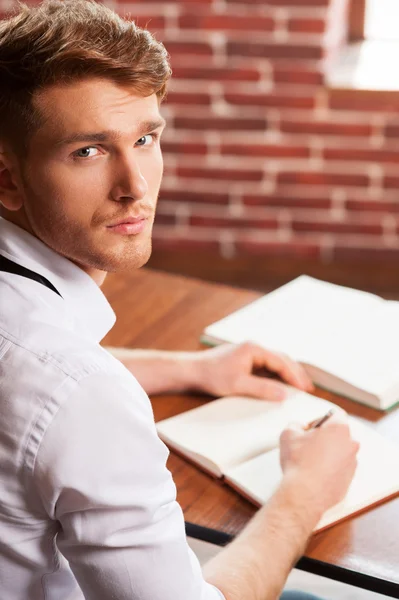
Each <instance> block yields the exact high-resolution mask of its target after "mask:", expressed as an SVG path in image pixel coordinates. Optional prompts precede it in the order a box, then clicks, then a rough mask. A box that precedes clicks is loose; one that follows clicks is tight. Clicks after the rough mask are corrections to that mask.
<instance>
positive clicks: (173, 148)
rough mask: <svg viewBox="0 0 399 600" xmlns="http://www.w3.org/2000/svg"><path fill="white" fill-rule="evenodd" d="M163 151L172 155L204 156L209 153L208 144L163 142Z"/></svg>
mask: <svg viewBox="0 0 399 600" xmlns="http://www.w3.org/2000/svg"><path fill="white" fill-rule="evenodd" d="M162 150H163V151H164V152H170V153H172V154H200V155H204V154H206V153H207V152H208V146H207V145H206V144H200V143H197V142H166V141H163V142H162Z"/></svg>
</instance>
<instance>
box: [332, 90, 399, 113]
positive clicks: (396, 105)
mask: <svg viewBox="0 0 399 600" xmlns="http://www.w3.org/2000/svg"><path fill="white" fill-rule="evenodd" d="M329 105H330V108H332V109H338V110H351V111H356V112H357V111H362V112H363V111H367V112H387V113H389V112H393V113H398V112H399V94H397V92H395V93H387V94H384V93H383V92H368V91H363V90H350V91H348V92H345V91H342V90H340V91H339V92H338V91H337V92H335V93H334V92H330V99H329Z"/></svg>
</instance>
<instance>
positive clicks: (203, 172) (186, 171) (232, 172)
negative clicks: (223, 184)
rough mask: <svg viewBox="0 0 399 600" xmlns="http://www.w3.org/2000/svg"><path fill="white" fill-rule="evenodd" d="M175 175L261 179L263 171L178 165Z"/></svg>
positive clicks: (223, 178) (219, 178) (245, 179)
mask: <svg viewBox="0 0 399 600" xmlns="http://www.w3.org/2000/svg"><path fill="white" fill-rule="evenodd" d="M177 175H179V176H180V177H195V178H199V179H218V180H226V181H261V180H262V179H263V172H262V171H260V170H253V171H244V170H242V169H218V168H215V167H214V168H212V167H208V168H201V167H178V168H177Z"/></svg>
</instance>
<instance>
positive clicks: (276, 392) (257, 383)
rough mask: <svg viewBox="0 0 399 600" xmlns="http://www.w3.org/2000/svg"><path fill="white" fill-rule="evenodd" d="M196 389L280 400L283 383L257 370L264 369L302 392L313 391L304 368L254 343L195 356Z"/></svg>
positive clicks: (218, 393)
mask: <svg viewBox="0 0 399 600" xmlns="http://www.w3.org/2000/svg"><path fill="white" fill-rule="evenodd" d="M195 361H196V372H197V375H196V379H197V381H196V388H197V389H198V390H200V391H203V392H206V393H208V394H211V395H212V396H232V395H235V396H238V395H239V396H252V397H256V398H264V399H267V400H283V399H284V397H285V395H286V388H285V386H284V384H283V383H281V382H279V381H276V380H274V379H270V378H268V377H265V376H260V375H257V374H256V372H257V371H261V370H262V369H267V371H272V372H273V373H276V374H277V375H279V377H280V378H281V379H282V380H283V381H285V382H286V383H289V384H290V385H293V386H295V387H297V388H299V389H301V390H304V391H307V392H311V391H313V389H314V388H313V384H312V381H311V380H310V378H309V376H308V375H307V374H306V372H305V370H304V368H303V367H302V366H301V365H300V364H298V363H297V362H295V361H293V360H292V359H290V358H289V357H288V356H286V355H285V354H280V353H277V352H271V351H270V350H265V349H264V348H262V347H261V346H258V345H257V344H253V343H251V342H245V343H243V344H239V345H235V344H223V345H221V346H217V347H216V348H211V349H210V350H204V351H202V352H198V353H195Z"/></svg>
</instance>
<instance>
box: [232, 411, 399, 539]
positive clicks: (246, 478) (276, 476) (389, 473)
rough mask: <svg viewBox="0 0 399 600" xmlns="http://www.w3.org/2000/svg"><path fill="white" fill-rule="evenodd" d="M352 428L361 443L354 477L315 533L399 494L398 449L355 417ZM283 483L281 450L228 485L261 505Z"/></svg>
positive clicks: (243, 469) (238, 471) (237, 471)
mask: <svg viewBox="0 0 399 600" xmlns="http://www.w3.org/2000/svg"><path fill="white" fill-rule="evenodd" d="M350 427H351V433H352V436H353V437H354V438H355V439H357V440H358V441H359V442H360V449H359V452H358V466H357V469H356V473H355V476H354V478H353V480H352V483H351V484H350V486H349V489H348V492H347V494H346V496H345V498H344V499H343V500H342V502H340V503H338V504H336V505H335V506H333V507H332V508H330V509H329V510H328V511H327V512H326V513H325V514H324V515H323V517H322V518H321V520H320V521H319V523H318V524H317V526H316V528H315V531H318V530H320V529H323V528H325V527H327V526H328V525H331V524H332V523H335V522H337V521H340V520H341V519H343V518H345V517H347V516H348V515H350V514H352V513H354V512H357V511H359V510H362V509H364V508H365V507H366V506H369V505H371V504H374V503H376V502H378V501H381V500H382V499H383V498H385V497H387V496H390V495H392V494H395V493H398V492H399V446H397V445H396V444H394V443H393V442H390V441H389V440H386V439H385V438H383V437H382V436H381V435H380V434H379V433H377V432H376V431H374V430H373V429H372V428H371V427H370V426H369V425H366V424H364V423H363V422H362V421H360V420H358V419H356V418H354V417H350ZM281 479H282V471H281V467H280V453H279V450H278V448H276V449H274V450H272V451H271V452H268V453H266V454H262V455H260V456H258V457H256V458H254V459H252V460H250V461H248V462H246V463H243V464H241V465H239V466H236V467H234V468H232V469H229V470H228V471H227V472H226V481H228V482H229V483H231V484H232V485H233V487H235V488H236V489H238V490H239V491H241V492H242V493H243V495H245V496H247V497H249V498H250V499H252V500H253V501H254V502H255V503H256V504H258V505H262V504H264V503H265V502H266V501H267V500H268V499H269V498H270V497H271V496H272V495H273V493H274V492H275V491H276V489H277V487H278V486H279V484H280V482H281Z"/></svg>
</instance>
